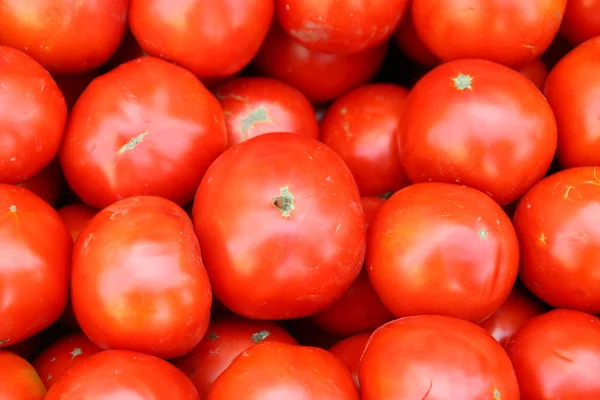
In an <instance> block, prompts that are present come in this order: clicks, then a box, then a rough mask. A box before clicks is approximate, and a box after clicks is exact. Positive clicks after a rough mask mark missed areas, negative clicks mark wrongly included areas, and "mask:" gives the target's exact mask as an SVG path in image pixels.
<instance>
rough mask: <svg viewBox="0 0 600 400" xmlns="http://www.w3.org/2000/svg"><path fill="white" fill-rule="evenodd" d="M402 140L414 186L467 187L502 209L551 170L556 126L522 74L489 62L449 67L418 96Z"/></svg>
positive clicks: (422, 84)
mask: <svg viewBox="0 0 600 400" xmlns="http://www.w3.org/2000/svg"><path fill="white" fill-rule="evenodd" d="M404 115H405V116H406V117H405V118H404V119H403V126H402V127H401V130H400V134H399V135H398V140H399V149H400V159H401V161H402V164H403V166H404V169H405V172H406V174H407V175H408V177H409V179H410V180H411V181H413V182H424V181H432V180H433V181H441V182H449V183H455V182H456V183H461V184H464V185H467V186H471V187H474V188H475V189H479V190H481V191H483V192H486V193H488V194H489V195H490V196H492V197H493V198H494V199H495V200H496V201H497V202H498V203H500V204H501V205H505V204H508V203H510V202H512V201H514V200H516V199H518V198H519V197H521V196H522V195H523V194H524V193H525V192H526V191H527V190H528V189H529V188H530V187H531V186H533V185H534V184H535V183H536V182H537V181H539V180H540V179H541V178H542V177H543V176H544V174H545V173H546V171H547V170H548V167H549V166H550V164H551V162H552V158H553V157H554V152H555V149H556V122H555V120H554V115H553V113H552V109H551V108H550V106H549V105H548V102H547V101H546V99H545V98H544V96H543V95H542V93H540V91H539V90H537V89H536V87H535V85H533V84H532V83H531V81H529V80H528V79H527V78H525V77H524V76H523V75H521V74H520V73H518V72H516V71H514V70H512V69H510V68H507V67H504V66H502V65H499V64H495V63H492V62H490V61H484V60H459V61H453V62H449V63H446V64H443V65H441V66H439V67H437V68H435V69H434V70H433V71H431V72H429V73H428V74H427V75H425V77H423V78H422V79H421V80H420V81H419V82H418V83H417V84H416V85H415V86H414V88H413V89H412V91H411V93H410V95H409V96H408V100H407V102H406V105H405V107H404Z"/></svg>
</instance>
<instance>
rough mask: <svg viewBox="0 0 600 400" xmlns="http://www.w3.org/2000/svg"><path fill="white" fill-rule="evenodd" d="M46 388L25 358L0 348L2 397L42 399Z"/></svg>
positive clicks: (0, 390)
mask: <svg viewBox="0 0 600 400" xmlns="http://www.w3.org/2000/svg"><path fill="white" fill-rule="evenodd" d="M45 394H46V388H45V387H44V384H43V383H42V380H41V379H40V377H39V376H38V374H37V373H36V372H35V369H33V367H32V366H31V364H29V363H28V362H27V361H26V360H25V359H23V358H21V357H19V356H18V355H16V354H13V353H11V352H8V351H2V350H0V399H2V400H42V399H44V395H45Z"/></svg>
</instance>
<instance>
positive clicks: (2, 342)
mask: <svg viewBox="0 0 600 400" xmlns="http://www.w3.org/2000/svg"><path fill="white" fill-rule="evenodd" d="M8 342H10V339H4V340H0V346H2V345H3V344H6V343H8Z"/></svg>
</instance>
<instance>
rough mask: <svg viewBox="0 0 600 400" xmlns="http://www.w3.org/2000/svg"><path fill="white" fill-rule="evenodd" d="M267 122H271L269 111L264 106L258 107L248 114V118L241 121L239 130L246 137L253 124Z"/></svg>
mask: <svg viewBox="0 0 600 400" xmlns="http://www.w3.org/2000/svg"><path fill="white" fill-rule="evenodd" d="M268 122H271V117H269V111H268V110H267V108H266V107H265V106H260V107H258V108H257V109H255V110H252V111H251V112H249V113H248V116H246V118H243V119H242V126H241V127H240V130H241V131H242V132H243V133H244V135H246V136H248V131H249V130H250V128H252V127H253V126H254V125H255V124H260V123H268Z"/></svg>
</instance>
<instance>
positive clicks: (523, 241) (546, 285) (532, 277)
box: [513, 167, 600, 314]
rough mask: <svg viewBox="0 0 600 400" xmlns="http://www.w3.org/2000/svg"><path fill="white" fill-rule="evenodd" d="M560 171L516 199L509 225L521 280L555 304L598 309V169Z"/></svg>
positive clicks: (599, 290) (590, 309) (599, 183)
mask: <svg viewBox="0 0 600 400" xmlns="http://www.w3.org/2000/svg"><path fill="white" fill-rule="evenodd" d="M597 169H598V168H597V167H581V168H573V169H568V170H564V171H561V172H558V173H556V174H554V175H551V176H549V177H548V178H546V179H544V180H543V181H541V182H540V183H538V184H537V185H536V186H534V187H533V189H531V190H530V191H529V193H527V194H526V195H525V196H524V197H523V198H522V199H521V201H520V202H519V205H518V207H517V211H516V213H515V216H514V218H513V223H514V226H515V230H516V231H517V235H518V237H519V243H520V245H521V269H520V271H519V273H520V276H521V279H522V281H523V283H524V284H525V285H526V286H527V287H528V288H529V290H531V291H532V292H533V293H534V294H535V295H536V296H537V297H539V298H540V299H542V300H543V301H545V302H546V303H548V304H550V305H551V306H553V307H556V308H570V309H575V310H580V311H585V312H589V313H591V314H598V313H600V276H598V273H597V268H596V265H598V263H599V262H600V252H599V249H600V229H599V227H600V214H599V213H598V212H597V209H598V206H599V205H600V171H598V170H597Z"/></svg>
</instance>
